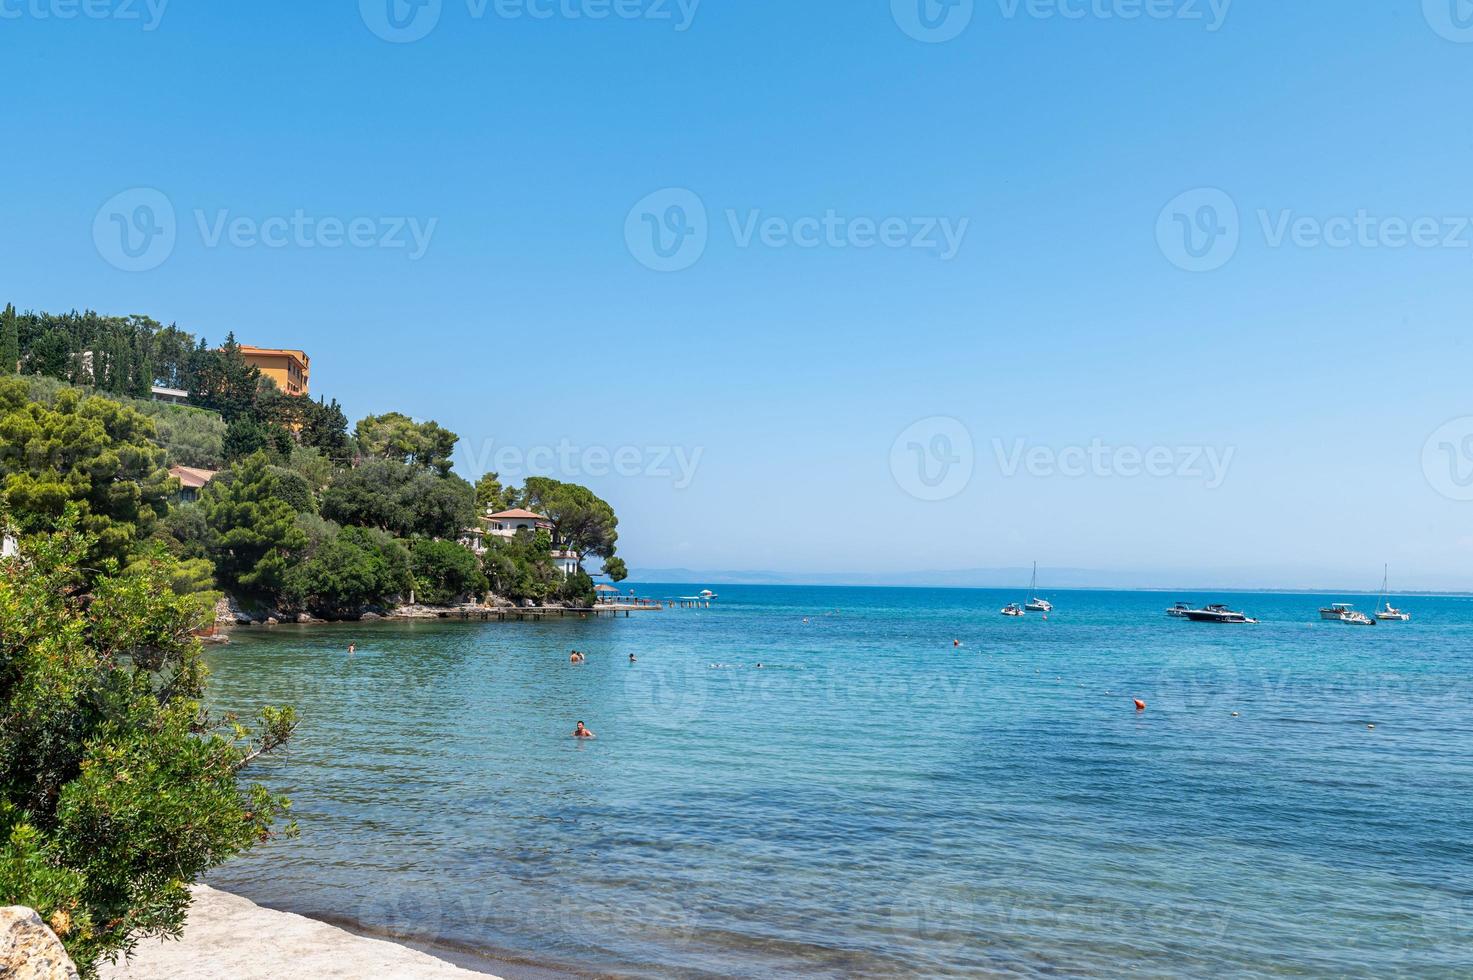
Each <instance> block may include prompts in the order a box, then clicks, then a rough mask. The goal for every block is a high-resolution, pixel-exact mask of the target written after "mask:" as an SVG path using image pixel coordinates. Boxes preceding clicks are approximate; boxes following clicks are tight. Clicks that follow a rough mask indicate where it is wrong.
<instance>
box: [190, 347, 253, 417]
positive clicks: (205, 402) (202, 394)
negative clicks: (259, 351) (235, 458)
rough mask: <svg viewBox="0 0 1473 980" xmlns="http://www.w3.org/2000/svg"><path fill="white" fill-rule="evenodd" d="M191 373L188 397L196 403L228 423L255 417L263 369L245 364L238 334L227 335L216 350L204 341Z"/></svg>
mask: <svg viewBox="0 0 1473 980" xmlns="http://www.w3.org/2000/svg"><path fill="white" fill-rule="evenodd" d="M191 373H192V375H193V378H192V381H193V384H192V385H191V387H190V390H189V398H190V401H192V402H193V403H194V404H196V405H198V406H200V407H201V408H209V409H213V410H214V411H217V412H219V413H220V414H221V415H223V416H225V421H226V422H234V421H235V420H237V419H240V418H246V417H249V416H252V415H254V413H255V410H256V395H257V390H258V388H259V386H260V382H261V369H260V368H257V367H253V366H252V365H250V364H247V363H246V359H245V357H244V355H242V354H241V352H240V345H239V344H237V343H236V342H235V334H233V333H232V334H230V335H228V336H227V337H226V338H225V346H223V347H221V348H220V349H219V350H217V351H212V350H208V349H207V348H206V347H205V342H204V341H203V340H201V341H200V346H199V347H198V348H196V350H195V353H194V357H193V358H191Z"/></svg>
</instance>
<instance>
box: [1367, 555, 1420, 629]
mask: <svg viewBox="0 0 1473 980" xmlns="http://www.w3.org/2000/svg"><path fill="white" fill-rule="evenodd" d="M1390 580H1391V566H1390V565H1387V566H1386V567H1385V569H1384V570H1383V572H1382V575H1381V608H1380V609H1377V610H1376V618H1377V619H1379V620H1381V621H1382V622H1383V623H1409V622H1411V621H1412V614H1411V613H1409V612H1406V611H1404V610H1401V609H1398V608H1396V607H1395V606H1393V605H1392V604H1391V599H1390V595H1391V593H1390V590H1389V589H1388V588H1387V583H1388V582H1390Z"/></svg>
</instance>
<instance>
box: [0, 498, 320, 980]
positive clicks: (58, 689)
mask: <svg viewBox="0 0 1473 980" xmlns="http://www.w3.org/2000/svg"><path fill="white" fill-rule="evenodd" d="M81 509H82V508H81V507H80V506H79V505H76V504H72V505H69V506H68V507H67V510H66V512H65V513H64V514H63V515H62V516H61V518H60V519H59V520H58V521H57V522H56V526H55V529H54V530H52V531H49V532H45V533H40V534H36V535H31V536H29V537H28V538H27V539H26V543H25V547H24V548H23V549H22V551H21V553H20V555H19V556H17V557H13V558H10V559H7V560H6V563H5V567H4V568H3V569H0V716H3V717H4V719H5V723H4V725H3V726H0V904H5V905H24V906H28V907H30V908H33V909H35V910H37V912H39V913H40V915H41V916H42V917H43V918H44V919H45V920H46V921H47V923H48V924H49V925H50V926H51V928H52V929H53V930H54V931H55V932H56V934H57V936H59V937H60V938H61V940H62V942H63V944H64V945H65V947H66V949H67V952H68V953H69V954H70V955H71V957H72V958H73V960H74V961H75V963H76V965H77V967H78V968H79V970H80V972H81V973H82V975H83V976H84V977H90V976H94V975H95V969H96V965H97V963H98V961H99V960H100V959H103V958H108V957H112V956H115V955H117V954H120V953H126V952H127V951H129V950H130V949H132V948H133V947H134V946H135V945H136V944H137V943H138V941H139V940H140V939H144V938H147V937H151V936H170V937H178V936H179V935H180V933H181V931H182V929H183V926H184V918H185V912H186V910H187V908H188V905H189V897H190V896H189V890H188V885H189V883H190V882H191V881H193V880H194V879H195V878H196V877H197V876H198V875H200V874H202V873H203V872H205V871H206V870H208V869H210V868H212V867H215V866H216V865H218V864H220V863H222V862H223V861H225V860H226V859H228V858H229V857H231V856H232V855H235V854H237V853H239V852H241V851H243V850H245V849H247V848H249V847H251V846H252V845H253V844H255V843H258V842H260V841H263V840H266V839H268V838H270V837H271V835H272V834H274V833H279V832H290V831H291V829H292V827H291V825H290V824H286V825H285V826H282V821H283V819H284V818H285V816H286V812H287V803H286V801H285V800H284V799H282V798H280V797H277V796H273V795H272V794H271V793H269V792H268V791H267V790H266V789H265V788H264V787H262V786H259V785H242V784H241V783H240V782H239V780H238V777H239V774H240V772H241V770H242V769H243V768H245V766H246V765H247V764H249V763H250V762H251V761H253V760H254V759H256V758H257V757H258V756H260V755H261V754H263V753H266V752H270V751H272V750H274V749H276V748H278V747H279V746H281V745H283V744H284V743H285V742H286V741H287V740H288V739H289V738H290V736H291V734H292V731H293V729H294V727H295V725H296V719H295V716H294V715H293V713H292V712H291V710H290V709H275V708H268V709H265V710H263V711H262V713H261V715H260V717H259V719H258V720H257V724H256V726H255V728H254V730H252V729H248V728H247V727H245V726H244V725H242V724H241V723H240V721H239V720H238V719H237V718H235V717H233V716H224V717H219V718H213V717H211V716H210V715H209V714H208V713H207V712H206V711H205V709H204V707H203V706H202V700H201V699H202V696H203V692H204V680H205V670H204V666H203V664H202V662H201V658H200V643H199V640H198V639H197V638H196V636H195V633H196V632H197V631H198V630H200V629H201V628H202V627H204V626H205V624H206V623H208V622H209V620H210V619H211V618H212V617H213V610H212V608H210V606H209V604H207V603H202V602H200V601H199V599H198V596H196V595H191V594H185V595H180V594H179V593H178V592H177V591H176V588H175V586H176V585H177V582H175V581H174V573H175V571H177V568H176V567H175V566H174V565H173V564H172V563H171V562H170V561H169V560H168V559H167V558H166V557H163V556H159V557H158V558H157V560H154V559H144V560H141V561H139V562H138V563H136V564H135V565H133V566H130V568H129V569H128V570H127V572H119V570H118V565H117V563H116V562H115V561H114V560H113V559H105V560H103V562H102V563H101V567H100V568H95V569H88V568H87V567H86V566H87V565H88V563H89V562H90V561H91V559H89V558H88V556H89V555H93V554H96V553H97V552H98V548H99V542H98V539H97V538H96V537H95V536H93V535H91V534H88V533H85V532H84V531H83V530H82V526H83V525H84V523H85V521H84V520H83V518H82V517H81V513H80V512H81Z"/></svg>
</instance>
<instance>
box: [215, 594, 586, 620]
mask: <svg viewBox="0 0 1473 980" xmlns="http://www.w3.org/2000/svg"><path fill="white" fill-rule="evenodd" d="M557 605H558V604H557V603H550V604H548V605H547V606H544V607H541V608H552V607H555V606H557ZM515 608H517V605H516V603H514V602H512V601H511V600H509V599H502V598H500V597H495V596H493V597H491V599H490V600H489V601H488V602H486V603H477V602H465V603H458V604H456V605H450V606H426V605H423V604H421V603H415V604H412V605H402V606H394V607H392V608H386V607H377V606H376V607H371V608H368V609H363V610H360V611H358V612H356V613H353V614H352V615H347V616H340V617H336V618H332V619H325V618H322V617H320V616H314V615H312V614H311V613H307V612H298V611H293V610H282V609H273V608H270V607H259V608H248V607H245V606H242V605H241V604H240V602H239V601H238V600H236V599H235V598H234V597H233V596H226V597H225V598H223V599H221V600H220V601H219V602H218V603H216V604H215V625H216V626H282V625H288V624H290V625H304V626H305V625H324V624H327V623H365V622H373V621H375V620H412V619H455V618H459V617H464V616H477V615H480V614H482V613H485V612H487V611H495V610H507V609H515ZM565 608H569V609H571V608H575V607H573V606H566V607H565Z"/></svg>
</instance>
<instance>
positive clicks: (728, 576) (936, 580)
mask: <svg viewBox="0 0 1473 980" xmlns="http://www.w3.org/2000/svg"><path fill="white" fill-rule="evenodd" d="M1032 574H1033V570H1032V569H1031V568H964V569H956V570H952V571H945V570H927V571H918V572H774V571H713V570H698V569H690V568H638V567H636V568H631V569H630V573H629V580H630V581H631V582H634V583H639V582H658V583H669V584H680V585H685V584H689V585H692V586H712V585H852V586H891V587H903V588H943V589H945V588H950V589H1017V590H1018V591H1019V593H1022V592H1024V591H1027V588H1028V580H1029V578H1030V577H1031V576H1032ZM1038 577H1039V582H1038V591H1039V592H1040V593H1048V592H1049V591H1051V590H1058V589H1124V590H1131V589H1137V590H1148V591H1160V592H1182V593H1189V592H1313V593H1345V594H1375V593H1376V592H1377V591H1379V588H1378V586H1379V583H1378V582H1374V581H1365V580H1361V581H1356V580H1355V579H1354V578H1353V577H1352V576H1350V575H1348V574H1346V573H1344V572H1335V571H1330V570H1326V569H1313V568H1298V569H1278V570H1270V569H1217V570H1210V571H1199V572H1181V571H1172V570H1166V569H1154V570H1141V571H1103V570H1100V569H1093V568H1049V569H1039V575H1038ZM1370 577H1372V576H1367V578H1370ZM1405 586H1406V587H1404V588H1401V589H1393V590H1392V591H1393V592H1395V593H1396V594H1398V595H1415V594H1436V595H1468V594H1470V593H1469V591H1468V581H1467V578H1466V577H1459V578H1458V579H1456V580H1455V579H1454V577H1453V576H1450V575H1448V576H1428V577H1424V578H1422V579H1420V580H1418V581H1417V582H1415V583H1412V582H1408V583H1405Z"/></svg>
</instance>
